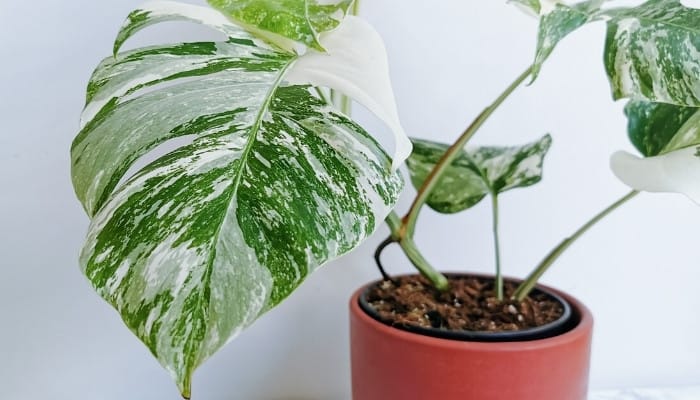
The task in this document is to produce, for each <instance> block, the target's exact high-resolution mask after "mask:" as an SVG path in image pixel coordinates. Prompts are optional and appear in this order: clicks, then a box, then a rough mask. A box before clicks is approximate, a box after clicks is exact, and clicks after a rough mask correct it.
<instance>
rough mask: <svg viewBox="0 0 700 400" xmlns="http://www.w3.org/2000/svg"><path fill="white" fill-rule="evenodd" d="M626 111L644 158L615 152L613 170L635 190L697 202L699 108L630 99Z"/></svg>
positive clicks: (699, 187)
mask: <svg viewBox="0 0 700 400" xmlns="http://www.w3.org/2000/svg"><path fill="white" fill-rule="evenodd" d="M625 113H626V114H627V118H628V120H629V122H628V134H629V137H630V140H631V141H632V143H633V144H634V146H635V147H636V148H637V150H639V151H640V153H642V155H643V156H644V157H638V156H635V155H633V154H630V153H628V152H625V151H618V152H616V153H615V154H613V155H612V157H611V160H610V165H611V168H612V170H613V173H614V174H615V175H616V176H617V177H618V178H619V179H620V180H621V181H622V182H624V183H625V184H626V185H628V186H630V187H632V188H634V189H636V190H641V191H647V192H676V193H683V194H685V195H686V196H688V197H690V198H691V199H692V200H694V201H695V202H698V203H700V148H699V147H698V145H700V109H697V108H692V107H682V106H675V105H671V104H663V103H652V102H648V101H644V100H632V101H630V102H629V103H628V104H627V107H626V108H625Z"/></svg>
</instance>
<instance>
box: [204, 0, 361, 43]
mask: <svg viewBox="0 0 700 400" xmlns="http://www.w3.org/2000/svg"><path fill="white" fill-rule="evenodd" d="M207 2H208V3H209V4H211V5H212V7H214V8H216V9H218V10H219V11H221V12H223V13H224V14H226V15H228V16H230V17H231V18H233V19H234V20H235V21H237V22H238V23H240V24H242V25H243V26H244V27H246V28H248V29H252V30H253V31H255V32H260V31H264V32H269V33H271V34H273V35H274V36H270V37H267V38H268V39H270V40H271V41H272V42H274V43H275V44H277V45H279V46H280V47H282V48H285V49H289V45H288V44H287V43H286V42H285V41H280V40H279V38H285V39H289V40H292V41H294V42H299V43H303V44H305V45H306V46H308V47H311V48H314V49H316V50H318V51H325V50H326V49H325V48H324V47H325V46H323V44H322V43H321V42H320V40H319V35H320V34H321V33H323V32H326V31H330V30H332V29H335V28H336V27H337V26H338V25H339V24H340V23H341V22H342V21H343V18H344V17H345V15H346V14H347V11H348V8H349V7H350V5H351V4H352V2H353V0H336V1H333V2H324V3H323V4H321V3H320V2H318V1H317V0H303V1H300V0H207Z"/></svg>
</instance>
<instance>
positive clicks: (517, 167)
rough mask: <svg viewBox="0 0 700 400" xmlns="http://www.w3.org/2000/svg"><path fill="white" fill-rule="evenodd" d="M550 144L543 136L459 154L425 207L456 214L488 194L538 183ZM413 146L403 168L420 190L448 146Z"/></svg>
mask: <svg viewBox="0 0 700 400" xmlns="http://www.w3.org/2000/svg"><path fill="white" fill-rule="evenodd" d="M551 144H552V138H551V136H549V135H545V136H543V137H542V138H541V139H540V140H538V141H536V142H533V143H529V144H526V145H523V146H513V147H476V148H470V149H467V150H463V151H462V152H461V153H460V154H459V155H458V156H457V158H456V159H455V161H454V162H453V163H452V164H451V165H450V166H449V167H448V169H447V172H446V173H445V175H443V177H442V178H441V179H440V181H439V182H438V184H437V185H436V187H435V189H434V191H433V192H432V193H431V195H430V196H429V198H428V201H427V204H428V205H429V206H430V207H431V208H433V209H434V210H435V211H438V212H441V213H456V212H459V211H462V210H465V209H468V208H470V207H472V206H474V205H475V204H477V203H478V202H479V201H481V200H482V199H483V198H484V197H485V196H486V195H488V194H494V195H496V194H499V193H502V192H505V191H507V190H510V189H515V188H522V187H527V186H531V185H534V184H535V183H537V182H539V181H540V180H541V179H542V164H543V162H544V157H545V155H546V154H547V151H548V150H549V147H550V146H551ZM413 146H414V150H413V154H411V157H409V158H408V160H407V165H408V169H409V171H410V173H411V181H412V183H413V185H414V186H415V187H416V188H420V187H421V186H422V185H423V182H424V181H425V179H426V178H427V176H428V174H429V173H430V171H431V170H432V169H433V168H434V167H435V165H436V164H437V163H438V162H439V161H440V158H442V156H443V155H444V154H445V152H446V151H447V149H448V148H449V146H448V145H446V144H442V143H436V142H431V141H428V140H422V139H413Z"/></svg>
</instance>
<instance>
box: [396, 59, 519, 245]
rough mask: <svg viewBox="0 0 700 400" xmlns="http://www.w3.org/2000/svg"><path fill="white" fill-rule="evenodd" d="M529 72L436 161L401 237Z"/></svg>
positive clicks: (410, 231)
mask: <svg viewBox="0 0 700 400" xmlns="http://www.w3.org/2000/svg"><path fill="white" fill-rule="evenodd" d="M531 72H532V67H528V68H527V69H526V70H525V71H524V72H523V73H522V74H520V76H518V77H517V78H516V79H515V81H513V83H511V84H510V86H508V87H507V88H506V90H505V91H504V92H503V93H501V95H500V96H498V98H496V100H495V101H494V102H493V103H491V105H490V106H488V107H486V109H484V111H482V112H481V113H480V114H479V115H478V116H477V117H476V119H475V120H474V121H473V122H472V123H471V124H470V125H469V126H468V127H467V129H465V130H464V132H463V133H462V135H461V136H460V137H459V138H458V139H457V141H455V142H454V144H452V146H450V148H449V149H447V151H446V152H445V154H443V156H442V158H441V159H440V161H438V163H437V164H436V165H435V167H434V168H433V170H432V171H430V174H429V175H428V177H427V178H426V179H425V182H423V186H421V188H420V189H419V190H418V194H417V195H416V198H415V199H414V200H413V204H411V208H410V209H409V210H408V213H407V214H406V216H405V217H404V218H403V228H402V232H401V236H410V237H413V233H414V231H415V229H416V220H417V219H418V214H420V210H421V208H422V207H423V205H424V204H425V202H426V201H427V200H428V196H429V195H430V193H432V191H433V189H434V188H435V185H437V183H438V182H439V180H440V178H441V177H442V175H443V174H444V173H445V171H447V167H449V166H450V165H451V164H452V161H454V159H455V158H456V157H457V156H458V155H459V153H460V151H461V150H462V149H463V148H464V146H465V145H466V144H467V142H468V141H469V139H471V138H472V136H474V134H475V133H476V132H477V131H478V130H479V128H481V126H482V125H483V124H484V122H486V121H487V120H488V119H489V117H490V116H491V114H493V112H494V111H496V109H498V107H499V106H500V105H501V104H502V103H503V101H505V99H507V98H508V96H510V94H511V93H513V91H515V89H516V88H518V86H520V85H521V84H522V83H523V82H524V81H525V80H526V79H527V78H528V77H529V76H530V74H531Z"/></svg>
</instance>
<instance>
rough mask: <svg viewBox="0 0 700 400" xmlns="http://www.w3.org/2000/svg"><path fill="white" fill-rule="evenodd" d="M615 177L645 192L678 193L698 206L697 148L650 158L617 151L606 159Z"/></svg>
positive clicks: (699, 166) (699, 165) (699, 173)
mask: <svg viewBox="0 0 700 400" xmlns="http://www.w3.org/2000/svg"><path fill="white" fill-rule="evenodd" d="M610 167H611V168H612V170H613V172H614V173H615V176H617V178H618V179H620V180H621V181H622V182H623V183H625V184H626V185H627V186H629V187H631V188H633V189H636V190H640V191H645V192H671V193H682V194H684V195H686V196H688V197H689V198H690V199H691V200H693V201H695V202H696V203H698V204H700V147H696V146H693V147H687V148H684V149H681V150H676V151H672V152H670V153H666V154H662V155H659V156H654V157H647V158H642V157H637V156H635V155H633V154H630V153H628V152H625V151H618V152H616V153H615V154H613V155H612V157H611V159H610Z"/></svg>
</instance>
